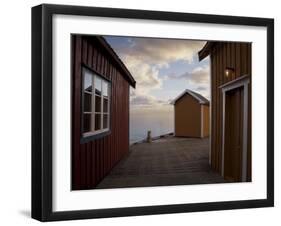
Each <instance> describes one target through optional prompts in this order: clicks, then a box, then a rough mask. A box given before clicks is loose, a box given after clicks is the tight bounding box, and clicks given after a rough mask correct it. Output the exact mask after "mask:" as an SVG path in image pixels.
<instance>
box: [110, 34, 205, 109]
mask: <svg viewBox="0 0 281 226" xmlns="http://www.w3.org/2000/svg"><path fill="white" fill-rule="evenodd" d="M113 39H114V38H112V37H111V41H112V44H113V45H112V47H113V48H114V50H115V52H116V53H117V54H118V56H119V57H120V58H121V60H122V61H123V62H124V64H125V65H126V67H127V68H128V69H129V71H130V72H131V74H132V75H133V77H134V79H135V80H136V89H131V95H130V96H131V98H130V103H131V105H132V106H159V105H165V104H167V103H168V101H163V100H157V99H156V98H155V97H153V96H152V95H151V93H152V92H153V91H154V90H157V89H158V90H159V89H162V86H163V83H164V80H166V79H171V78H172V76H171V77H169V76H164V75H162V74H161V75H160V70H161V69H162V68H165V67H169V66H170V64H171V63H173V62H176V61H179V60H181V61H186V63H187V64H190V63H192V62H193V61H194V60H195V59H196V58H195V57H197V54H198V51H199V50H200V49H201V48H202V47H203V46H204V44H205V42H203V41H192V40H176V39H159V38H157V39H156V38H135V37H132V38H129V39H128V38H124V39H123V40H122V38H120V37H119V38H118V37H117V38H115V40H113ZM114 43H115V45H114ZM124 43H125V44H124ZM193 73H194V75H193V74H191V75H188V74H186V75H184V74H183V75H180V77H177V78H184V77H190V79H191V80H192V79H193V78H192V77H194V78H195V77H196V76H199V77H200V78H201V77H202V79H203V78H204V76H202V75H200V74H199V72H196V71H194V72H193ZM196 73H197V74H196ZM175 78H176V77H175ZM195 79H198V78H197V77H196V78H195Z"/></svg>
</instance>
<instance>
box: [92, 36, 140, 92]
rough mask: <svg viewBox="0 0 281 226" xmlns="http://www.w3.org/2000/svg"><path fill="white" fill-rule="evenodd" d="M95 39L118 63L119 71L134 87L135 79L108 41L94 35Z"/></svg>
mask: <svg viewBox="0 0 281 226" xmlns="http://www.w3.org/2000/svg"><path fill="white" fill-rule="evenodd" d="M95 37H96V39H97V40H98V41H99V43H100V44H101V45H102V46H103V47H104V48H105V49H106V50H107V52H108V53H109V55H110V56H111V57H112V58H113V59H114V60H115V62H116V63H117V64H118V66H119V68H120V69H121V71H122V72H123V73H124V74H125V75H126V80H127V81H128V82H129V84H130V85H131V86H132V87H133V88H136V81H135V79H134V77H133V76H132V74H131V73H130V71H129V70H128V68H127V67H126V66H125V64H124V63H123V62H122V60H121V59H120V58H119V56H118V55H117V53H116V52H115V51H114V50H113V48H112V47H111V46H110V45H109V43H108V42H107V41H106V40H105V38H103V37H102V36H95Z"/></svg>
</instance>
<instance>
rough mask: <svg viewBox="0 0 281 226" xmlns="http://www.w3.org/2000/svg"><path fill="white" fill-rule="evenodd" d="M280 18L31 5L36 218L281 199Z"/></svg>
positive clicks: (112, 214) (206, 208)
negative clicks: (277, 133) (278, 161)
mask: <svg viewBox="0 0 281 226" xmlns="http://www.w3.org/2000/svg"><path fill="white" fill-rule="evenodd" d="M273 87H274V21H273V19H267V18H250V17H234V16H217V15H202V14H189V13H175V12H160V11H143V10H131V9H113V8H96V7H83V6H65V5H48V4H43V5H39V6H35V7H33V8H32V217H33V218H35V219H37V220H40V221H55V220H72V219H85V218H102V217H121V216H134V215H148V214H165V213H179V212H192V211H210V210H224V209H238V208H240V209H241V208H257V207H270V206H273V205H274V159H273V155H274V121H273V120H274V117H273V116H274V111H273V109H274V90H273Z"/></svg>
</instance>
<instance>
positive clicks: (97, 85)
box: [95, 76, 101, 95]
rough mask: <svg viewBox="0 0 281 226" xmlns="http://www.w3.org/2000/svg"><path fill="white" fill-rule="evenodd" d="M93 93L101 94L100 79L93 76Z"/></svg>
mask: <svg viewBox="0 0 281 226" xmlns="http://www.w3.org/2000/svg"><path fill="white" fill-rule="evenodd" d="M95 94H98V95H101V79H100V78H99V77H98V76H95Z"/></svg>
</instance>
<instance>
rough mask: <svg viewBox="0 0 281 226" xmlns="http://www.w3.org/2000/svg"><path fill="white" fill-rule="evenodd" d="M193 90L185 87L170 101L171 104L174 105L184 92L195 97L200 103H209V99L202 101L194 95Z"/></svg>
mask: <svg viewBox="0 0 281 226" xmlns="http://www.w3.org/2000/svg"><path fill="white" fill-rule="evenodd" d="M193 92H194V91H191V90H189V89H186V90H184V91H183V92H182V93H181V94H180V95H178V96H177V97H176V98H175V99H174V100H173V101H171V102H170V104H173V105H175V103H176V102H177V101H178V100H179V99H180V98H182V97H183V96H184V95H185V94H189V95H191V96H192V97H193V98H195V99H196V100H197V101H198V102H199V104H202V105H208V104H209V103H210V101H203V100H201V99H200V98H199V97H198V96H196V95H194V93H193Z"/></svg>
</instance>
